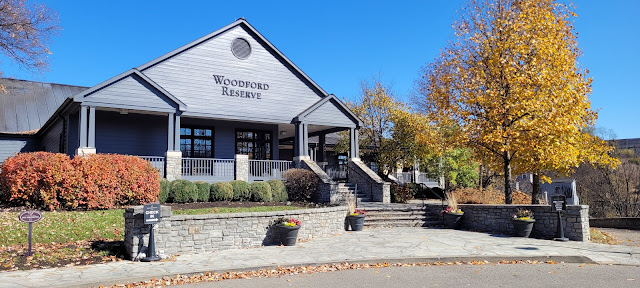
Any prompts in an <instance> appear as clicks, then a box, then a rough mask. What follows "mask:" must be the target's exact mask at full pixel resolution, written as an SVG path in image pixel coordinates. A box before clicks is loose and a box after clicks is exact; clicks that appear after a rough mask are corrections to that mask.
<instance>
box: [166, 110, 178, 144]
mask: <svg viewBox="0 0 640 288" xmlns="http://www.w3.org/2000/svg"><path fill="white" fill-rule="evenodd" d="M174 117H175V114H174V113H169V117H168V118H169V123H168V125H167V127H168V128H167V151H175V150H176V148H175V147H176V146H175V144H174V142H173V141H174V140H175V139H176V137H175V136H174V133H175V128H174V122H175V121H174Z"/></svg>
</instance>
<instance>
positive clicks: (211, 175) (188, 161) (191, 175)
mask: <svg viewBox="0 0 640 288" xmlns="http://www.w3.org/2000/svg"><path fill="white" fill-rule="evenodd" d="M234 166H235V160H233V159H214V158H182V179H186V180H203V181H231V180H233V179H234V176H235V167H234Z"/></svg>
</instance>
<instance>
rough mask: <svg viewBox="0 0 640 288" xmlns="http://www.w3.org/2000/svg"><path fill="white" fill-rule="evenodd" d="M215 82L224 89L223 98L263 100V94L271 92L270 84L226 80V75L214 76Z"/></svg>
mask: <svg viewBox="0 0 640 288" xmlns="http://www.w3.org/2000/svg"><path fill="white" fill-rule="evenodd" d="M213 80H214V81H215V83H216V84H217V85H220V88H221V89H222V91H221V94H222V96H231V97H239V98H250V99H262V93H263V92H265V91H267V90H269V84H268V83H262V82H255V81H250V80H239V79H230V78H225V76H224V75H215V74H214V75H213Z"/></svg>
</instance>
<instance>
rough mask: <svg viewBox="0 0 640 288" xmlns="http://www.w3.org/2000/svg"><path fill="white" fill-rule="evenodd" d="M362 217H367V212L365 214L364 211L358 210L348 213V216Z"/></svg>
mask: <svg viewBox="0 0 640 288" xmlns="http://www.w3.org/2000/svg"><path fill="white" fill-rule="evenodd" d="M364 215H367V212H365V211H364V210H358V209H356V210H354V211H353V212H351V213H349V216H364Z"/></svg>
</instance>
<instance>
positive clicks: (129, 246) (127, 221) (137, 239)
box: [124, 206, 172, 260]
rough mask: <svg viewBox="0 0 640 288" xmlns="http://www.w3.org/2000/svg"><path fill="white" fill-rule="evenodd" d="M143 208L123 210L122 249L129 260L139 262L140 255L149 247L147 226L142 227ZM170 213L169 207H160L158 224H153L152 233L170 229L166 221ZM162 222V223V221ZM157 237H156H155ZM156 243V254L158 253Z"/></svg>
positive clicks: (135, 207)
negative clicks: (123, 248)
mask: <svg viewBox="0 0 640 288" xmlns="http://www.w3.org/2000/svg"><path fill="white" fill-rule="evenodd" d="M143 211H144V206H133V207H128V208H126V209H125V210H124V247H125V250H126V251H127V256H128V257H129V259H131V260H140V258H144V257H139V256H142V254H141V253H145V254H146V253H147V248H148V245H149V225H144V215H143V214H142V213H143ZM171 215H172V211H171V207H170V206H160V218H161V220H160V222H159V223H158V224H155V225H154V226H155V229H154V231H155V232H154V233H156V234H157V233H158V232H160V231H159V230H169V229H170V228H171V225H170V222H169V221H168V219H169V217H171ZM163 220H164V221H163ZM156 237H157V236H156ZM157 246H158V245H157V242H156V254H157V253H158V252H159V251H158V249H157V248H158V247H157Z"/></svg>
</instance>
